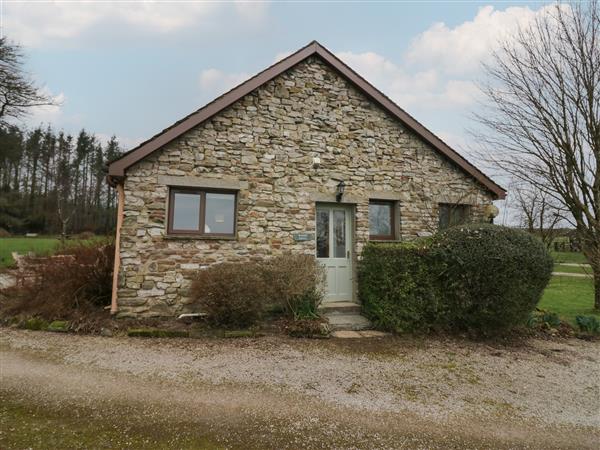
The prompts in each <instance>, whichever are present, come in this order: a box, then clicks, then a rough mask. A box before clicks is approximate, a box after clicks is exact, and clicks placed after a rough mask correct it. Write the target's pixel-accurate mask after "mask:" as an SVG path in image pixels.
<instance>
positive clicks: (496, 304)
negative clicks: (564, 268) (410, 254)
mask: <svg viewBox="0 0 600 450" xmlns="http://www.w3.org/2000/svg"><path fill="white" fill-rule="evenodd" d="M430 258H431V260H432V261H435V262H436V267H438V268H439V271H438V273H436V276H437V279H438V283H439V286H440V289H441V293H442V301H441V309H440V311H439V313H440V317H443V323H444V324H445V325H446V326H447V327H449V328H450V329H453V330H472V331H476V332H479V333H482V334H494V333H498V332H502V331H505V330H508V329H510V328H512V327H514V326H517V325H524V324H526V323H527V320H528V318H529V315H530V313H531V312H532V311H533V310H534V308H535V306H536V305H537V303H538V301H539V300H540V298H541V296H542V293H543V291H544V288H545V287H546V285H547V284H548V281H550V277H551V276H552V267H553V261H552V258H551V257H550V255H549V254H548V251H547V250H546V247H545V246H544V244H543V243H542V242H541V241H540V240H539V239H537V238H536V237H535V236H532V235H531V234H529V233H526V232H525V231H521V230H516V229H513V228H507V227H500V226H495V225H490V224H478V225H477V224H475V225H467V226H460V227H455V228H450V229H448V230H446V231H444V232H442V233H439V234H437V235H436V236H435V237H434V239H433V241H432V244H431V247H430Z"/></svg>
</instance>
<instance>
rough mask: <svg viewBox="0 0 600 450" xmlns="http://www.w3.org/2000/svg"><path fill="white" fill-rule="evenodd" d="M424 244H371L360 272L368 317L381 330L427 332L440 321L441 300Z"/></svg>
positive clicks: (360, 282)
mask: <svg viewBox="0 0 600 450" xmlns="http://www.w3.org/2000/svg"><path fill="white" fill-rule="evenodd" d="M427 253H428V248H427V247H426V245H425V244H424V243H402V244H400V243H394V244H383V243H371V244H368V245H367V246H366V247H365V249H364V250H363V253H362V259H361V262H360V264H359V269H358V279H359V295H360V299H361V302H362V306H363V311H364V313H365V315H366V316H367V317H368V318H369V319H370V320H371V321H372V322H373V323H374V324H375V325H376V326H377V327H378V328H380V329H383V330H386V331H393V332H397V333H402V332H415V331H420V332H427V331H428V330H429V328H430V327H431V326H433V325H434V324H435V323H436V321H437V310H438V298H439V294H438V292H437V287H436V283H435V278H434V277H433V276H432V271H431V270H430V267H429V259H428V257H427Z"/></svg>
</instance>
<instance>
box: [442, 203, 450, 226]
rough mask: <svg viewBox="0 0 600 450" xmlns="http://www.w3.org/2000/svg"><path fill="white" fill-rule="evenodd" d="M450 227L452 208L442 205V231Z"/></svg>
mask: <svg viewBox="0 0 600 450" xmlns="http://www.w3.org/2000/svg"><path fill="white" fill-rule="evenodd" d="M449 226H450V207H449V206H448V205H440V229H441V230H443V229H445V228H448V227H449Z"/></svg>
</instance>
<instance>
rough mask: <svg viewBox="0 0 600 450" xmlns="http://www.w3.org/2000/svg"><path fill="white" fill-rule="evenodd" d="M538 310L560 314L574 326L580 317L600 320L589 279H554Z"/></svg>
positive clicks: (563, 277) (565, 277) (559, 277)
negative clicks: (592, 316)
mask: <svg viewBox="0 0 600 450" xmlns="http://www.w3.org/2000/svg"><path fill="white" fill-rule="evenodd" d="M538 308H541V309H545V310H548V311H551V312H554V313H556V314H558V315H559V316H560V317H561V318H562V319H563V320H566V321H567V322H569V323H570V324H571V325H573V326H576V324H575V316H578V315H583V316H590V315H594V316H596V317H598V319H600V312H598V311H595V310H594V285H593V283H592V280H591V279H588V278H576V277H568V276H554V277H552V279H551V280H550V283H549V284H548V287H546V290H545V291H544V295H543V296H542V300H541V301H540V303H539V304H538Z"/></svg>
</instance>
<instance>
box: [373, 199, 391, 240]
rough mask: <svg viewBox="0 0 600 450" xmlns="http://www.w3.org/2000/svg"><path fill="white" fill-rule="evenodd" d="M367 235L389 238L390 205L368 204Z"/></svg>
mask: <svg viewBox="0 0 600 450" xmlns="http://www.w3.org/2000/svg"><path fill="white" fill-rule="evenodd" d="M369 234H371V236H391V235H392V234H393V233H392V205H391V204H385V203H370V204H369Z"/></svg>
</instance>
